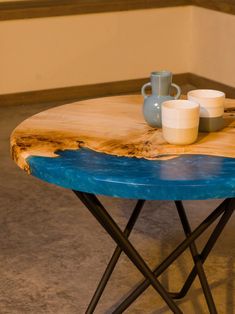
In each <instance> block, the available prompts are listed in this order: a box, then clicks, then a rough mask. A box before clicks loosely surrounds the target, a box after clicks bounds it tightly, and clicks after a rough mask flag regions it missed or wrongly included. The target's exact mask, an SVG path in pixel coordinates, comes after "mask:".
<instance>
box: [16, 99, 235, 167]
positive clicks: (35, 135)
mask: <svg viewBox="0 0 235 314" xmlns="http://www.w3.org/2000/svg"><path fill="white" fill-rule="evenodd" d="M142 103H143V99H142V96H140V95H129V96H116V97H105V98H99V99H90V100H86V101H81V102H75V103H72V104H67V105H63V106H59V107H56V108H53V109H50V110H46V111H44V112H41V113H39V114H37V115H35V116H32V117H31V118H29V119H27V120H25V121H24V122H23V123H21V124H20V125H19V126H18V127H17V128H16V129H15V130H14V132H13V133H12V136H11V151H12V157H13V159H14V160H15V161H16V163H17V164H18V165H19V166H20V167H21V168H23V169H25V170H26V171H28V172H30V169H29V165H28V163H27V157H29V156H48V157H56V156H57V155H56V151H58V150H67V149H72V150H77V149H79V148H81V147H86V148H89V149H92V150H94V151H97V152H102V153H106V154H111V155H116V156H127V157H137V158H146V159H169V158H174V157H177V156H178V155H181V154H204V155H213V156H225V157H234V158H235V141H234V138H235V113H234V112H230V113H227V114H226V115H225V122H226V127H225V128H224V129H223V130H222V131H220V132H214V133H201V134H199V137H198V140H197V142H196V143H195V144H192V145H187V146H176V145H170V144H168V143H166V141H165V140H164V138H163V136H162V131H161V129H153V128H151V127H149V126H148V125H147V124H146V123H145V121H144V119H143V115H142ZM226 103H228V106H229V107H230V108H231V107H233V106H235V101H234V100H228V101H227V102H226Z"/></svg>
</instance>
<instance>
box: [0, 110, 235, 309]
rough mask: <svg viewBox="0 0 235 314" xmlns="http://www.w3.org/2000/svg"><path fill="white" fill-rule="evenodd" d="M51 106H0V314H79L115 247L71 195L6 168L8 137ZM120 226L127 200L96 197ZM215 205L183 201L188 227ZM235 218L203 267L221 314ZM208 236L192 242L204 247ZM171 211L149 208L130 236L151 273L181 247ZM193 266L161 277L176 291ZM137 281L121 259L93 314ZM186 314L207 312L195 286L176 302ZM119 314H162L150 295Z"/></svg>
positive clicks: (182, 265)
mask: <svg viewBox="0 0 235 314" xmlns="http://www.w3.org/2000/svg"><path fill="white" fill-rule="evenodd" d="M53 105H54V104H49V105H45V104H44V105H40V104H39V105H28V106H24V105H21V106H17V107H16V106H15V107H14V106H11V107H4V106H2V107H0V130H1V132H0V143H1V144H0V165H1V174H0V209H1V211H0V225H1V227H0V313H1V314H16V313H17V314H24V313H30V314H42V313H43V314H49V313H50V314H52V313H53V314H54V313H56V314H75V313H76V314H83V313H85V309H86V306H87V304H88V302H89V300H90V298H91V296H92V294H93V292H94V289H95V288H96V285H97V283H98V281H99V278H100V276H101V274H102V272H103V270H104V268H105V265H106V263H107V262H108V260H109V258H110V256H111V254H112V252H113V249H114V247H115V245H114V243H113V241H112V240H111V239H110V237H109V236H108V235H106V233H105V232H104V231H103V230H102V228H101V227H100V226H99V225H98V223H97V222H96V220H95V219H94V218H93V217H92V216H91V214H90V213H89V212H88V210H86V209H85V208H84V206H83V205H82V204H81V203H80V201H78V200H77V199H76V197H75V196H74V195H73V193H72V192H71V191H69V190H65V189H62V188H59V187H56V186H54V185H49V184H46V183H44V182H42V181H39V180H38V179H36V178H33V177H31V176H28V175H27V174H26V173H24V172H23V171H22V170H20V169H19V168H17V166H16V165H15V164H14V163H13V162H12V161H11V158H10V155H9V135H10V133H11V131H12V130H13V128H14V127H15V126H16V125H17V124H18V123H19V122H21V121H22V120H23V119H25V118H26V117H28V116H30V115H32V114H34V113H36V112H38V111H41V110H44V109H46V108H49V107H51V106H53ZM100 199H101V200H102V201H103V202H104V204H105V206H106V207H107V209H108V211H109V212H110V213H111V214H112V215H113V217H114V218H115V220H116V221H117V222H118V223H119V224H120V225H121V226H122V227H123V226H124V225H125V223H126V221H127V219H128V217H129V215H130V213H131V209H132V208H133V206H134V204H135V202H134V201H133V200H122V199H113V198H109V197H103V196H102V197H100ZM219 203H220V200H210V201H205V202H203V201H194V202H189V201H187V202H185V206H186V208H187V212H188V214H189V218H190V221H191V223H192V227H193V228H194V227H195V226H197V225H198V223H199V222H200V221H201V220H202V219H203V218H204V217H206V216H207V215H208V214H209V213H210V212H211V210H212V209H213V208H214V207H215V206H216V205H217V204H219ZM234 230H235V215H233V217H232V218H231V220H230V222H229V224H228V225H227V226H226V228H225V230H224V232H223V234H222V236H221V238H220V239H219V241H218V243H217V244H216V246H215V248H214V249H213V251H212V252H211V255H210V256H209V258H208V260H207V261H206V263H205V271H206V273H207V276H208V280H209V282H210V286H211V288H212V293H213V296H214V299H215V303H216V305H217V308H218V313H219V314H234V313H235V275H234V274H235V245H234ZM208 235H209V233H207V234H205V235H203V236H202V237H201V238H200V239H199V240H198V241H197V243H198V247H202V245H203V243H204V241H205V240H206V239H207V238H208ZM182 238H183V232H182V227H181V225H180V223H179V219H178V216H177V212H176V210H175V207H174V204H172V203H171V202H166V201H158V202H157V201H151V202H147V203H146V204H145V206H144V208H143V211H142V214H141V216H140V218H139V220H138V222H137V224H136V227H135V229H134V231H133V234H132V235H131V238H130V239H131V241H132V242H133V244H134V245H136V247H137V248H138V249H139V250H140V252H141V254H142V256H143V257H144V258H145V260H146V261H147V263H148V264H149V265H150V266H151V267H154V266H155V265H156V264H158V263H159V262H160V261H161V260H162V259H163V258H164V257H165V256H167V254H168V253H169V252H171V250H172V249H173V248H174V247H175V246H176V245H177V244H178V243H179V242H180V241H181V240H182ZM191 267H192V260H191V256H190V254H189V253H188V252H186V253H185V254H184V255H183V256H182V257H181V258H180V259H179V260H177V261H176V262H175V264H174V265H173V266H172V267H170V269H168V270H167V271H166V272H165V273H164V274H163V275H162V276H161V277H160V281H161V282H162V283H163V284H164V286H165V287H166V288H169V289H170V290H171V291H175V290H177V289H179V288H180V286H181V284H182V283H183V280H184V278H185V276H186V275H187V273H188V271H189V270H190V269H191ZM141 279H142V276H141V275H140V274H139V272H138V271H137V270H136V269H135V267H134V266H133V265H132V264H131V263H130V262H129V260H128V259H127V258H126V257H125V256H124V255H122V256H121V259H120V263H119V264H118V266H117V268H116V269H115V272H114V274H113V276H112V278H111V281H110V282H109V284H108V286H107V289H106V290H105V293H104V295H103V297H102V299H101V301H100V304H99V305H98V307H97V310H96V311H95V313H100V314H109V313H112V310H113V309H114V306H115V304H118V303H119V302H120V301H121V300H122V298H123V296H124V295H126V294H127V293H128V291H130V290H131V288H132V287H133V286H135V285H136V283H137V282H139V280H141ZM177 303H178V304H179V305H180V307H181V309H182V311H183V313H185V314H206V313H209V312H208V309H207V306H206V303H205V300H204V297H203V294H202V291H201V288H200V284H199V282H198V280H196V282H195V283H194V284H193V286H192V288H191V290H190V293H189V294H188V295H187V296H186V297H185V298H184V299H182V300H180V301H177ZM125 313H133V314H134V313H136V314H143V313H146V314H166V313H171V311H169V310H167V307H166V305H165V303H164V301H163V300H162V299H161V298H160V297H159V296H158V295H157V294H156V293H155V291H154V290H153V289H152V288H149V289H148V290H146V292H145V293H144V294H143V295H142V296H141V297H140V298H139V299H138V300H137V301H136V302H135V303H134V304H132V305H131V307H130V308H129V309H128V310H127V311H126V312H125Z"/></svg>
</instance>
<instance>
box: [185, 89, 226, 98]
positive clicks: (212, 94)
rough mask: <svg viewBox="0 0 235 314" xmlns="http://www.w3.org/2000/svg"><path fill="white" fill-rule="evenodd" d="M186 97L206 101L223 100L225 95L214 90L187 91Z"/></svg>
mask: <svg viewBox="0 0 235 314" xmlns="http://www.w3.org/2000/svg"><path fill="white" fill-rule="evenodd" d="M187 96H188V97H194V98H197V99H205V100H206V99H218V98H225V93H224V92H221V91H219V90H215V89H194V90H191V91H189V92H188V94H187Z"/></svg>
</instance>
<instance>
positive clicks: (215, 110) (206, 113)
mask: <svg viewBox="0 0 235 314" xmlns="http://www.w3.org/2000/svg"><path fill="white" fill-rule="evenodd" d="M187 96H188V100H192V101H195V102H197V103H198V104H199V105H200V123H199V131H202V132H214V131H218V130H220V129H221V128H223V125H224V123H223V114H224V100H225V94H224V93H223V92H221V91H217V90H213V89H196V90H192V91H190V92H188V95H187Z"/></svg>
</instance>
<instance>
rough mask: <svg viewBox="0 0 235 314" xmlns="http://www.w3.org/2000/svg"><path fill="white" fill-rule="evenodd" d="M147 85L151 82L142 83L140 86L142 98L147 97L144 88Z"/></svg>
mask: <svg viewBox="0 0 235 314" xmlns="http://www.w3.org/2000/svg"><path fill="white" fill-rule="evenodd" d="M148 86H151V83H150V82H148V83H146V84H144V85H143V86H142V88H141V94H142V95H143V96H144V98H147V97H148V95H147V94H146V93H145V89H146V87H148Z"/></svg>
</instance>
